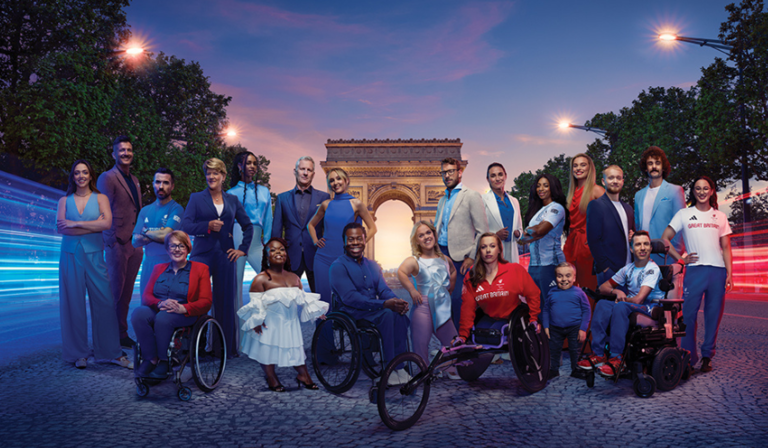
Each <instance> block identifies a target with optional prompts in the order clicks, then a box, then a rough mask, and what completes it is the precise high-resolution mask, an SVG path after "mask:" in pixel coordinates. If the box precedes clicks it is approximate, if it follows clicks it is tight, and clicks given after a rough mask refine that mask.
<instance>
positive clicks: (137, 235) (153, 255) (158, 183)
mask: <svg viewBox="0 0 768 448" xmlns="http://www.w3.org/2000/svg"><path fill="white" fill-rule="evenodd" d="M174 186H175V179H174V177H173V171H171V170H170V169H169V168H158V169H157V171H155V176H154V180H153V181H152V188H153V189H154V190H155V197H156V198H157V200H156V201H155V202H153V203H151V204H149V205H147V206H146V207H143V208H142V209H141V211H140V212H139V218H138V219H137V220H136V226H135V227H134V228H133V239H132V240H131V242H132V243H133V246H134V247H142V246H143V247H144V261H143V262H142V263H141V283H140V285H141V286H140V289H139V291H140V293H142V294H143V293H144V289H145V288H146V287H147V284H148V283H149V277H150V276H151V275H152V271H153V270H154V269H155V266H157V265H158V264H160V263H168V261H170V258H169V257H168V252H167V251H166V250H165V247H164V246H163V245H164V243H165V236H166V235H168V234H169V233H171V232H173V231H174V230H179V229H181V218H183V217H184V207H182V206H181V205H179V203H178V202H176V201H174V200H173V198H172V197H171V194H172V193H173V188H174Z"/></svg>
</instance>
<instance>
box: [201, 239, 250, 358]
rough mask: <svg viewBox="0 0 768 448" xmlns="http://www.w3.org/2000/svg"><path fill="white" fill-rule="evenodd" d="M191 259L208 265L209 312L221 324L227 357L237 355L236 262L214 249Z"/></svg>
mask: <svg viewBox="0 0 768 448" xmlns="http://www.w3.org/2000/svg"><path fill="white" fill-rule="evenodd" d="M189 259H190V260H191V261H199V262H200V263H204V264H205V265H207V266H208V269H210V271H211V278H212V280H213V282H212V283H213V284H212V289H213V306H212V307H211V314H212V315H213V317H215V318H216V320H217V321H218V322H219V325H221V329H222V331H224V338H225V339H226V342H227V343H226V346H227V357H228V358H231V357H234V356H236V355H237V332H238V327H239V325H238V323H239V319H238V317H237V310H236V309H235V303H236V302H235V295H236V294H237V290H238V288H237V264H236V263H232V262H230V261H229V260H228V259H227V254H226V253H225V252H223V251H221V250H218V249H214V250H211V251H208V252H206V253H204V254H199V255H195V256H194V257H190V258H189Z"/></svg>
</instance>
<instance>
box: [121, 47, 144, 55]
mask: <svg viewBox="0 0 768 448" xmlns="http://www.w3.org/2000/svg"><path fill="white" fill-rule="evenodd" d="M125 53H126V54H129V55H131V56H136V55H137V54H141V53H144V49H143V48H141V47H131V48H129V49H127V50H125Z"/></svg>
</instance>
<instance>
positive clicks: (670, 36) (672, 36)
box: [659, 33, 677, 41]
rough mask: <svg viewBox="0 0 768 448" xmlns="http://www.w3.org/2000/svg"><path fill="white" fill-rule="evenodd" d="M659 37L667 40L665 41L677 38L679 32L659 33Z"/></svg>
mask: <svg viewBox="0 0 768 448" xmlns="http://www.w3.org/2000/svg"><path fill="white" fill-rule="evenodd" d="M659 39H660V40H665V41H673V40H677V34H672V33H664V34H659Z"/></svg>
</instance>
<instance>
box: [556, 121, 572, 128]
mask: <svg viewBox="0 0 768 448" xmlns="http://www.w3.org/2000/svg"><path fill="white" fill-rule="evenodd" d="M557 126H558V127H559V128H560V129H568V128H570V127H571V123H568V122H567V121H561V122H560V123H559V124H558V125H557Z"/></svg>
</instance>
